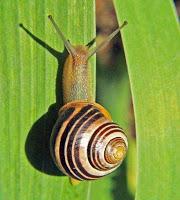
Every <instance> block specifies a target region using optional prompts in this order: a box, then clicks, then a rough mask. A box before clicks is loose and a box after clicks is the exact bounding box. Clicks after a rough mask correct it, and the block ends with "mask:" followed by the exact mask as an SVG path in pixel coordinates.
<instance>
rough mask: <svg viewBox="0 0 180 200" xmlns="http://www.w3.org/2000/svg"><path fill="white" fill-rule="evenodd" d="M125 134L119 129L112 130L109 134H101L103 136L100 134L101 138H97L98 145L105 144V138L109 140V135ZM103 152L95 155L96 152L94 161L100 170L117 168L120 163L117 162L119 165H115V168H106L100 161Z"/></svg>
mask: <svg viewBox="0 0 180 200" xmlns="http://www.w3.org/2000/svg"><path fill="white" fill-rule="evenodd" d="M118 132H119V133H124V132H122V131H121V129H118V128H116V129H112V130H110V131H109V132H107V133H106V132H104V133H101V134H99V136H98V138H96V141H95V142H96V143H97V142H98V143H103V141H104V139H105V138H107V137H108V136H109V135H111V134H113V133H118ZM94 149H95V147H94ZM101 153H102V152H100V151H97V154H95V152H94V155H93V157H92V158H93V159H94V160H96V163H97V166H98V167H99V168H102V169H104V170H107V169H112V168H113V167H115V166H116V165H118V164H119V163H118V162H117V164H116V165H115V166H112V167H110V168H109V167H106V166H104V165H103V164H102V163H101V161H100V160H101V159H100V156H99V154H101Z"/></svg>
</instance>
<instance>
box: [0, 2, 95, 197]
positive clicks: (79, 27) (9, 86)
mask: <svg viewBox="0 0 180 200" xmlns="http://www.w3.org/2000/svg"><path fill="white" fill-rule="evenodd" d="M94 8H95V6H94V2H93V1H81V0H73V1H63V0H61V1H27V0H23V1H15V2H12V1H11V0H7V1H3V2H1V4H0V19H1V20H0V35H1V37H0V44H1V45H0V58H1V67H0V102H1V107H0V122H1V126H0V137H1V156H0V165H1V167H0V199H7V200H9V199H13V200H15V199H18V200H19V199H27V200H28V199H38V200H40V199H43V200H45V199H61V200H62V199H64V200H65V199H74V200H75V199H78V200H80V199H87V200H88V199H90V196H89V195H90V193H91V191H90V187H89V182H83V183H81V184H80V185H79V186H77V187H73V186H71V184H70V183H69V180H68V178H67V177H65V176H60V174H59V173H58V172H57V170H56V168H55V167H54V165H53V163H52V162H50V157H49V156H50V155H49V141H48V139H49V137H50V133H51V129H52V126H53V124H54V122H55V120H56V117H57V109H58V107H60V105H61V103H62V100H61V95H62V93H61V90H60V86H61V78H60V77H61V75H62V74H61V69H62V63H63V61H64V60H63V59H64V55H65V54H60V55H59V53H58V51H60V52H63V49H64V47H63V43H62V41H61V40H59V38H58V36H57V34H56V33H55V31H54V28H53V27H52V25H51V24H50V22H49V20H48V18H47V16H48V15H49V14H52V15H53V17H54V19H55V21H56V22H57V24H59V26H60V28H61V30H62V32H63V33H64V34H65V36H66V37H67V38H68V39H69V40H70V41H71V43H72V44H75V45H77V44H84V45H85V44H87V43H88V42H90V41H91V40H92V39H93V38H94V37H95V11H94ZM19 23H23V26H24V27H25V28H26V29H25V28H22V27H20V26H19ZM28 31H29V32H28ZM31 33H32V34H34V36H33V35H32V34H31ZM38 38H39V39H38ZM48 45H49V46H48ZM57 59H58V60H57ZM91 62H92V65H93V68H92V73H93V74H95V72H94V71H95V70H94V67H95V56H94V58H92V59H91ZM94 85H95V84H94ZM94 88H95V86H94ZM94 92H95V89H94Z"/></svg>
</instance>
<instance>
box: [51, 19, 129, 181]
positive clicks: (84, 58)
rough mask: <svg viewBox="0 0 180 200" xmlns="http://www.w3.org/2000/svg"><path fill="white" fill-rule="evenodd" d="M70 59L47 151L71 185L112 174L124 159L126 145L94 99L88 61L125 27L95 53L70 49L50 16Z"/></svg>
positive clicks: (116, 126)
mask: <svg viewBox="0 0 180 200" xmlns="http://www.w3.org/2000/svg"><path fill="white" fill-rule="evenodd" d="M49 19H50V20H51V22H52V24H53V26H54V27H55V29H56V31H57V33H58V34H59V35H60V37H61V39H62V40H63V42H64V45H65V47H66V48H67V51H68V52H69V55H68V57H67V59H66V61H65V64H64V68H63V82H62V84H63V101H64V105H63V106H62V107H61V108H60V110H59V113H58V114H59V115H58V119H57V121H56V123H55V125H54V127H53V130H52V134H51V138H50V151H51V155H52V158H53V160H54V163H55V164H56V166H57V167H58V169H59V170H60V171H61V172H63V173H64V174H65V175H67V176H69V177H70V178H71V182H72V183H75V184H76V183H78V182H79V181H82V180H95V179H98V178H100V177H103V176H105V175H107V174H109V173H111V172H112V171H114V170H115V169H116V168H117V167H118V166H119V165H120V164H121V163H122V161H123V159H124V158H125V155H126V152H127V148H128V142H127V137H126V135H125V133H124V131H123V129H122V128H120V127H119V126H118V125H117V124H116V123H114V122H113V121H112V119H111V116H110V114H109V112H108V111H107V110H106V109H105V108H104V107H103V106H101V105H100V104H98V103H96V102H95V101H94V99H93V95H92V93H93V92H92V89H91V88H90V84H91V77H90V70H89V65H88V60H89V58H90V57H91V56H92V55H94V54H95V53H96V52H97V51H98V50H99V49H102V48H103V47H104V46H105V45H106V44H107V43H108V42H109V41H110V40H111V39H112V38H113V37H114V36H115V35H116V34H117V33H118V32H119V31H120V29H121V28H122V27H123V26H125V25H126V24H127V22H126V21H125V22H124V23H123V24H122V26H120V27H119V28H118V29H116V30H115V31H114V32H113V33H111V34H110V35H109V36H108V37H107V39H106V40H105V41H103V42H102V43H101V44H100V45H98V46H97V47H96V48H95V49H92V50H91V51H90V50H89V47H88V46H82V45H79V46H72V45H71V44H70V42H69V41H68V40H66V39H65V37H64V35H63V33H62V32H61V31H60V29H59V27H58V26H57V24H56V23H55V21H54V20H53V18H52V16H49Z"/></svg>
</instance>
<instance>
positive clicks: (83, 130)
mask: <svg viewBox="0 0 180 200" xmlns="http://www.w3.org/2000/svg"><path fill="white" fill-rule="evenodd" d="M103 116H104V115H103V114H101V113H98V114H96V115H94V116H93V117H92V118H90V119H89V120H88V121H87V122H86V123H85V124H84V126H83V127H82V129H81V133H85V131H86V130H87V129H88V127H89V126H90V125H91V124H93V123H94V122H96V121H97V120H98V119H100V118H101V117H103ZM81 137H83V134H82V135H81ZM79 141H80V140H79V139H77V140H76V142H75V146H76V147H77V149H76V148H74V155H75V162H76V164H77V167H78V168H79V169H80V170H81V172H82V173H83V174H84V175H85V176H87V178H86V180H90V179H97V178H100V177H102V176H97V175H93V174H90V173H89V171H87V170H86V169H85V168H84V167H83V165H82V163H81V161H80V142H79Z"/></svg>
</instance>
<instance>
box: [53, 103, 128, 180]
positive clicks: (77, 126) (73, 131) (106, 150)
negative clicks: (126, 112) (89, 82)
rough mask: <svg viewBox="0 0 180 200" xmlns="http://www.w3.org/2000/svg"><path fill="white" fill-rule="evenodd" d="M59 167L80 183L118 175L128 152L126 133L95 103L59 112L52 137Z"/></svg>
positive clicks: (69, 105) (78, 104) (69, 106)
mask: <svg viewBox="0 0 180 200" xmlns="http://www.w3.org/2000/svg"><path fill="white" fill-rule="evenodd" d="M50 148H51V155H52V157H53V160H54V162H55V164H56V165H57V167H58V168H59V169H60V170H61V171H62V172H63V173H64V174H66V175H68V176H70V177H72V178H74V179H78V180H93V179H97V178H100V177H102V176H105V175H107V174H109V173H111V172H112V171H114V170H115V169H116V168H117V167H118V166H119V165H120V164H121V162H122V161H123V159H124V157H125V155H126V151H127V148H128V143H127V138H126V136H125V134H124V132H123V130H122V129H121V128H120V127H119V126H118V125H117V124H115V123H113V122H112V120H111V117H110V115H109V113H108V112H107V111H106V110H105V108H103V107H102V106H101V105H99V104H97V103H95V102H87V101H73V102H70V103H67V104H65V105H64V106H63V107H62V108H61V109H60V111H59V117H58V120H57V122H56V124H55V126H54V128H53V131H52V135H51V144H50Z"/></svg>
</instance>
